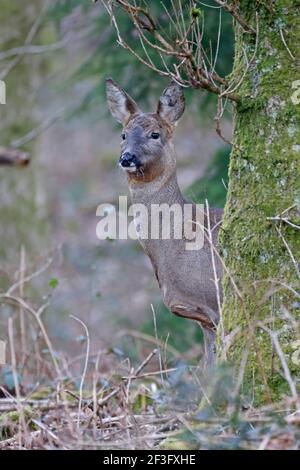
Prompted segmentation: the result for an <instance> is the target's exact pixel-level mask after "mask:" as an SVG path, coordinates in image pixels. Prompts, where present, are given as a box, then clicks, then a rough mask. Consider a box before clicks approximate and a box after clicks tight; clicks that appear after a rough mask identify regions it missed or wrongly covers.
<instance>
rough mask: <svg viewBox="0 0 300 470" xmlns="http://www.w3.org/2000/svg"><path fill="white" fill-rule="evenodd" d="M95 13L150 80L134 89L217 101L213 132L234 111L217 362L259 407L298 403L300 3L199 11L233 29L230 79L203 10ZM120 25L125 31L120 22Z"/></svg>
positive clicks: (111, 6)
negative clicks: (233, 370) (163, 88)
mask: <svg viewBox="0 0 300 470" xmlns="http://www.w3.org/2000/svg"><path fill="white" fill-rule="evenodd" d="M103 3H104V5H105V6H106V8H107V11H108V13H109V15H110V18H111V22H112V26H113V27H114V29H115V31H116V37H117V41H118V43H119V45H121V46H122V47H123V48H124V49H126V50H127V51H129V52H130V53H131V54H132V55H133V56H134V57H135V58H138V59H139V60H140V61H141V63H142V64H143V65H146V66H147V67H148V68H149V70H150V72H149V77H147V81H146V80H145V79H144V77H143V79H142V80H141V84H140V86H142V87H145V86H148V84H149V83H150V80H151V78H150V77H152V74H153V73H157V74H160V75H162V76H167V77H169V78H172V79H174V80H177V81H178V82H179V83H181V84H182V85H183V86H186V87H191V88H194V89H200V90H208V91H209V92H211V93H212V94H214V95H216V96H217V97H218V119H217V131H218V133H219V134H221V130H220V126H219V123H220V118H221V117H222V115H223V113H224V108H225V106H226V104H227V102H229V101H230V102H231V103H232V104H233V108H234V117H235V119H234V121H235V130H234V143H233V150H232V153H231V161H230V172H229V195H228V199H227V204H226V208H225V215H224V223H223V228H222V231H221V244H222V248H223V257H224V260H225V263H226V265H227V269H228V271H226V274H225V280H224V293H225V299H224V305H223V316H222V317H223V319H222V322H221V325H220V329H219V331H220V335H219V336H220V341H219V356H220V358H221V359H227V360H230V361H232V362H233V364H235V366H236V367H237V368H240V367H241V366H243V370H242V372H243V373H242V374H241V370H240V374H239V377H241V376H243V378H244V381H243V383H244V390H247V392H248V393H249V394H250V396H253V397H254V400H255V401H256V402H257V403H258V402H260V403H262V402H267V401H271V400H273V399H275V398H279V397H281V396H282V394H283V393H287V391H290V393H291V394H292V395H293V397H294V398H295V396H296V394H297V391H296V385H295V381H297V380H298V382H299V361H298V360H297V359H296V355H295V348H297V347H298V348H299V346H297V344H298V343H297V341H296V340H297V334H298V333H297V328H298V326H299V312H300V309H299V300H297V299H296V298H298V299H299V294H298V293H297V291H296V289H297V287H298V286H299V279H300V271H299V257H300V237H299V220H300V193H299V174H300V159H299V149H300V147H299V139H300V130H299V126H298V123H299V119H300V106H299V100H297V99H296V95H295V93H296V92H294V91H293V87H294V88H295V87H297V84H298V85H299V83H298V82H296V79H298V78H299V56H298V54H299V48H297V46H296V45H297V44H298V43H299V40H300V15H299V2H298V0H278V1H277V2H273V1H271V2H265V1H263V0H257V1H256V2H249V1H248V0H240V1H227V2H224V1H222V0H214V1H212V2H209V1H207V2H206V4H208V5H210V7H211V8H213V9H216V8H217V9H218V11H219V13H220V15H221V17H222V12H224V11H227V13H228V14H230V15H231V16H232V18H233V20H234V32H235V59H234V66H233V71H232V73H231V74H230V75H229V76H227V77H226V76H225V75H224V69H223V67H222V65H219V59H220V58H222V52H220V51H221V48H222V38H221V35H220V34H219V33H218V34H217V36H218V40H217V42H216V47H215V49H214V52H213V53H210V47H209V45H210V41H211V37H212V36H211V33H213V32H214V31H213V30H207V29H205V27H204V25H205V21H206V20H205V18H206V17H207V16H206V15H205V14H204V13H205V12H204V9H205V7H204V6H203V3H202V2H200V1H198V2H197V1H196V2H194V1H186V2H184V1H182V0H178V1H175V0H174V1H171V2H168V3H167V2H163V3H161V2H148V1H142V2H135V3H134V2H129V1H127V0H115V1H111V0H103ZM166 5H167V7H166ZM165 7H166V8H165ZM124 15H125V16H126V15H127V16H128V18H129V19H130V20H131V27H130V25H129V26H128V23H126V22H125V23H124V21H125V20H124ZM219 24H220V22H219ZM125 25H126V27H124V26H125ZM218 31H220V30H218ZM141 48H142V50H141ZM127 57H128V58H129V57H130V55H129V54H128V55H126V58H127ZM110 59H111V60H112V61H113V60H114V54H111V58H110ZM128 60H133V59H132V58H131V59H128ZM124 61H126V59H125V54H124ZM126 70H128V68H126V67H125V68H124V76H125V78H126ZM135 77H136V78H137V79H138V74H133V75H130V79H132V80H133V81H134V78H135ZM293 80H294V83H292V82H293ZM122 81H123V80H122ZM125 84H126V80H125ZM126 85H127V84H126ZM129 85H130V84H129ZM131 86H132V84H131ZM128 88H130V86H129V87H128ZM293 93H294V95H293ZM293 96H294V98H293ZM228 273H230V275H229V274H228ZM233 280H234V282H232V281H233ZM295 324H296V325H297V328H296V327H295ZM225 341H226V342H225ZM224 346H226V347H224Z"/></svg>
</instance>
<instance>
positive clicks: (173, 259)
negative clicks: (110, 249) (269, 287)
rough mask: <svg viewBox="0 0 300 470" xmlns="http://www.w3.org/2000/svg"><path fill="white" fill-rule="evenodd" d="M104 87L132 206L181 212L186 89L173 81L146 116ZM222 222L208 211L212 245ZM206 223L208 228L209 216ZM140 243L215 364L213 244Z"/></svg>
mask: <svg viewBox="0 0 300 470" xmlns="http://www.w3.org/2000/svg"><path fill="white" fill-rule="evenodd" d="M106 84H107V99H108V104H109V108H110V111H111V113H112V115H113V116H114V118H115V119H116V120H117V121H118V122H119V123H121V124H122V125H123V133H122V141H121V156H120V160H119V165H120V167H121V168H122V169H123V170H125V171H126V173H127V177H128V184H129V188H130V192H131V197H132V202H133V203H134V204H143V205H144V206H146V207H147V208H148V209H149V211H148V213H149V214H150V209H151V205H153V204H168V205H169V206H172V205H173V204H179V205H180V206H181V207H182V208H183V206H184V204H186V203H188V201H187V200H186V199H185V198H184V197H183V195H182V194H181V191H180V189H179V186H178V183H177V176H176V155H175V151H174V146H173V142H172V136H173V131H174V128H175V125H176V123H177V121H178V119H179V118H180V117H181V115H182V114H183V111H184V107H185V104H184V95H183V89H182V87H180V86H179V85H178V84H177V83H176V82H171V84H170V85H169V86H168V87H167V88H166V89H165V91H164V92H163V94H162V96H161V98H160V100H159V102H158V107H157V111H156V113H143V112H142V111H140V109H139V108H138V106H137V104H136V103H135V101H134V100H133V99H132V98H131V97H130V96H129V95H128V94H127V93H126V92H125V91H124V90H123V89H122V88H121V87H119V85H118V84H117V83H116V82H114V81H113V80H112V79H107V82H106ZM221 218H222V210H221V209H210V210H209V220H210V226H211V239H212V243H213V245H214V246H216V245H217V235H218V229H219V226H220V223H221ZM204 220H205V223H204V224H205V226H206V227H207V223H208V219H207V214H205V217H204ZM147 222H148V221H147ZM140 243H141V245H142V247H143V249H144V251H145V253H146V254H147V255H148V256H149V258H150V260H151V263H152V265H153V268H154V271H155V274H156V277H157V280H158V283H159V286H160V288H161V290H162V293H163V300H164V303H165V305H166V307H167V308H168V309H169V310H170V311H171V312H172V313H174V314H175V315H178V316H181V317H185V318H189V319H193V320H196V321H197V322H198V323H199V324H200V325H201V327H202V329H203V334H204V347H205V355H204V359H205V365H206V366H211V365H212V364H213V362H214V342H215V329H216V326H217V324H218V321H219V313H220V312H219V304H220V296H221V295H222V294H221V287H220V286H219V282H220V280H221V277H222V267H221V263H220V261H219V259H218V258H216V259H215V266H214V265H213V262H212V251H213V249H212V247H211V243H209V241H208V240H207V238H206V239H205V241H204V245H203V248H202V249H200V250H194V251H187V250H186V240H184V239H180V240H178V239H170V240H164V239H147V240H141V239H140ZM214 268H215V269H214ZM216 285H217V287H218V289H216ZM216 290H219V293H220V295H219V298H218V296H217V293H216Z"/></svg>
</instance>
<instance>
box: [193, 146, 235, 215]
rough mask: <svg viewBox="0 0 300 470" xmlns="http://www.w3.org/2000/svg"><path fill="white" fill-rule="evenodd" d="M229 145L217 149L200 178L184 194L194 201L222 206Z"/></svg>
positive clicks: (225, 185)
mask: <svg viewBox="0 0 300 470" xmlns="http://www.w3.org/2000/svg"><path fill="white" fill-rule="evenodd" d="M229 156H230V147H229V145H226V146H225V147H222V148H221V149H219V150H218V151H217V152H216V153H215V155H214V156H213V158H212V160H211V162H210V163H209V165H208V167H207V169H206V171H205V174H204V175H203V177H202V178H200V179H199V180H197V181H195V183H193V184H192V185H191V186H190V187H189V188H188V189H187V191H186V196H187V197H188V198H189V199H191V200H192V201H194V202H198V203H204V202H205V199H207V200H208V203H209V205H210V206H211V207H224V205H225V200H226V193H227V191H226V188H227V183H228V165H229Z"/></svg>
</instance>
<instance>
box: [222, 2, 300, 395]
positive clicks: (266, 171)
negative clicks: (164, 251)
mask: <svg viewBox="0 0 300 470" xmlns="http://www.w3.org/2000/svg"><path fill="white" fill-rule="evenodd" d="M237 3H238V6H239V11H240V13H241V15H242V16H243V18H245V19H246V21H247V22H248V23H249V25H251V26H252V27H253V28H255V29H257V32H258V37H257V39H256V38H255V35H251V34H247V33H244V32H243V31H242V29H241V27H240V26H238V25H235V39H236V46H235V63H234V70H233V76H232V77H233V78H235V81H236V83H237V82H238V81H239V79H240V78H241V77H242V76H243V74H244V73H245V71H246V74H245V76H244V79H243V81H242V84H241V86H240V87H239V89H238V93H239V95H240V97H241V102H240V103H239V104H237V106H236V108H235V116H234V125H235V131H234V145H233V150H232V154H231V162H230V169H229V188H228V198H227V202H226V207H225V214H224V223H223V227H222V230H221V235H220V242H221V246H222V254H223V258H224V262H225V264H226V268H227V269H228V272H227V273H225V279H224V305H223V315H222V318H223V319H222V322H221V326H220V329H219V342H218V349H219V351H218V355H219V359H220V360H223V359H225V356H226V359H227V360H229V362H230V363H232V364H234V368H235V369H236V371H237V372H238V371H239V372H241V371H244V374H243V380H242V383H243V387H242V389H243V391H244V392H245V394H247V395H248V397H251V399H252V400H253V401H254V403H256V404H261V403H266V402H270V401H272V400H275V399H280V397H282V395H284V394H285V395H286V394H287V393H288V394H290V395H294V396H295V389H296V388H297V382H298V385H299V379H300V373H299V370H300V342H299V318H300V264H299V260H300V231H299V230H300V227H299V225H300V131H299V123H300V92H299V93H298V91H297V87H298V89H299V88H300V82H298V83H296V80H300V68H299V44H300V2H299V1H298V0H278V1H276V2H265V1H262V0H260V1H257V2H253V1H251V2H250V1H248V0H241V1H239V2H237ZM246 56H247V58H248V59H247V60H246ZM251 59H252V60H251ZM247 61H248V65H247ZM298 96H299V98H298ZM232 280H233V281H234V282H232ZM234 284H236V285H234ZM221 336H222V337H223V338H224V336H225V340H226V341H225V345H226V347H225V348H224V344H223V345H222V342H221Z"/></svg>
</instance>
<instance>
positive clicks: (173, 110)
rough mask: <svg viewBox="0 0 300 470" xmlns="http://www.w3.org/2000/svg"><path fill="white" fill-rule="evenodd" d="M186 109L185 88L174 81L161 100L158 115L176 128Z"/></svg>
mask: <svg viewBox="0 0 300 470" xmlns="http://www.w3.org/2000/svg"><path fill="white" fill-rule="evenodd" d="M184 107H185V101H184V94H183V88H182V87H181V86H180V85H178V83H176V82H175V81H172V82H171V83H170V85H169V86H168V87H167V88H166V89H165V90H164V92H163V94H162V95H161V97H160V99H159V102H158V107H157V114H159V115H160V116H161V117H162V118H163V119H164V120H165V121H168V122H169V123H170V124H172V125H173V126H176V124H177V121H178V119H179V118H180V117H181V116H182V114H183V111H184Z"/></svg>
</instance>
